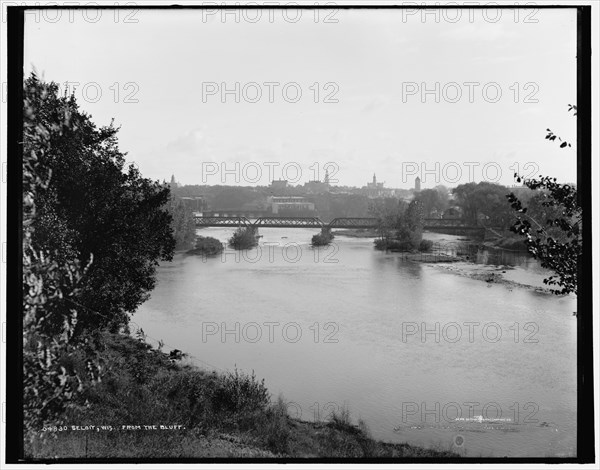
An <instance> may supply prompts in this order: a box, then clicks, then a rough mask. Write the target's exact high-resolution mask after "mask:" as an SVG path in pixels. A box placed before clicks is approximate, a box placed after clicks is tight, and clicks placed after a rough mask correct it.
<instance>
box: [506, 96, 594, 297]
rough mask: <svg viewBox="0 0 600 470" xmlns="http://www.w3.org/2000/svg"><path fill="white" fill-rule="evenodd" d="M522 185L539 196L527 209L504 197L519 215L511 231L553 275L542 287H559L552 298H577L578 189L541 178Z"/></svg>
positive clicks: (579, 245) (580, 244)
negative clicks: (522, 240)
mask: <svg viewBox="0 0 600 470" xmlns="http://www.w3.org/2000/svg"><path fill="white" fill-rule="evenodd" d="M571 110H573V111H574V115H576V114H577V107H576V106H572V105H569V111H571ZM547 131H548V132H549V134H548V135H547V136H546V139H548V140H549V141H551V142H553V141H554V140H555V139H556V138H557V136H555V135H554V134H553V133H552V131H550V129H547ZM552 137H554V138H552ZM558 139H559V141H560V142H562V143H561V144H560V148H570V147H571V145H570V144H569V143H567V142H566V141H563V140H562V139H560V138H558ZM515 178H516V179H517V181H518V182H521V181H522V177H521V176H519V175H517V174H516V173H515ZM524 184H525V185H526V186H527V187H528V188H529V189H531V190H534V191H540V193H539V195H537V197H536V198H532V199H531V200H530V206H529V207H524V206H523V203H522V201H521V200H519V198H518V197H517V196H515V194H513V193H512V192H511V193H510V194H509V195H507V196H506V198H507V199H508V202H509V203H510V206H511V207H512V208H513V209H514V210H515V211H517V214H518V215H517V220H516V221H515V222H514V224H513V225H512V226H511V230H512V231H513V232H515V233H517V234H520V235H524V236H525V243H526V244H527V249H528V251H529V252H530V253H531V254H532V255H533V256H534V257H535V258H537V259H539V260H540V263H541V265H542V267H544V268H547V269H551V270H552V271H554V273H555V275H552V276H550V277H548V278H546V279H544V283H545V284H548V285H555V286H558V287H560V289H554V290H553V292H554V293H555V294H569V293H571V292H573V293H575V294H577V273H578V271H577V270H578V259H579V257H580V256H581V255H582V252H583V240H582V237H581V224H582V218H581V217H582V209H581V207H580V206H579V203H578V199H577V188H576V187H575V186H574V185H571V184H560V183H558V182H557V179H556V178H550V177H548V176H542V175H540V177H539V179H530V180H525V181H524ZM532 209H533V210H532Z"/></svg>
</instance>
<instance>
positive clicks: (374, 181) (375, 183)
mask: <svg viewBox="0 0 600 470" xmlns="http://www.w3.org/2000/svg"><path fill="white" fill-rule="evenodd" d="M376 185H377V177H376V176H375V173H373V186H376Z"/></svg>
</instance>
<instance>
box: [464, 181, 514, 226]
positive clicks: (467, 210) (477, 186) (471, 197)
mask: <svg viewBox="0 0 600 470" xmlns="http://www.w3.org/2000/svg"><path fill="white" fill-rule="evenodd" d="M507 191H508V188H507V187H506V186H502V185H500V184H495V183H489V182H487V181H482V182H480V183H466V184H461V185H458V186H457V187H456V188H454V190H453V194H454V199H455V201H456V204H457V205H458V206H459V207H460V208H461V209H462V211H463V216H464V218H465V219H466V220H467V221H468V222H470V223H472V224H477V223H479V221H480V220H481V219H483V220H485V222H484V223H485V225H492V226H495V227H507V228H508V227H509V225H510V223H511V221H512V218H513V212H512V210H511V209H510V208H509V207H507V206H506V192H507Z"/></svg>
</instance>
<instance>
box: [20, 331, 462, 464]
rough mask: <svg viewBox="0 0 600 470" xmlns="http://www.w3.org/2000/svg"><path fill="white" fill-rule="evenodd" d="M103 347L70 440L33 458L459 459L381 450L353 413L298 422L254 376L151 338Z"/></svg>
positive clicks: (40, 441) (32, 452)
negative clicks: (165, 347) (204, 364)
mask: <svg viewBox="0 0 600 470" xmlns="http://www.w3.org/2000/svg"><path fill="white" fill-rule="evenodd" d="M101 340H102V344H103V346H104V349H103V350H102V351H99V359H100V361H101V363H102V364H104V369H105V371H106V372H105V375H104V377H103V380H102V382H101V383H99V384H98V385H96V386H95V387H94V388H93V389H91V390H89V391H88V392H87V393H85V396H84V397H83V398H82V400H81V401H80V403H79V404H77V405H74V406H72V407H71V408H69V409H68V411H67V413H66V415H65V419H64V423H62V424H63V425H64V430H60V429H61V428H58V429H59V430H56V431H55V430H52V429H51V430H49V431H44V430H40V432H39V433H36V434H35V435H29V436H27V439H26V449H25V451H26V455H27V457H28V458H32V459H50V460H53V459H60V458H211V459H212V458H214V459H218V458H232V457H235V458H261V459H268V458H367V457H374V458H414V457H417V458H428V457H429V458H432V457H437V458H446V457H447V458H451V457H458V455H457V454H455V453H453V452H450V451H446V450H441V449H427V448H422V447H417V446H411V445H408V444H391V443H385V442H381V441H376V440H374V439H372V438H371V437H370V435H369V431H368V429H367V427H366V426H365V424H364V423H362V422H361V421H359V422H358V423H356V424H354V423H353V422H352V420H351V417H350V413H349V412H348V411H347V410H342V411H340V412H339V413H337V414H335V413H334V414H333V415H332V417H331V419H330V420H329V421H327V422H306V421H299V420H295V419H292V418H290V417H289V416H288V413H287V405H286V403H285V400H284V399H283V398H282V397H279V398H278V399H277V400H273V399H272V397H271V396H270V394H269V392H268V390H267V388H266V387H265V385H264V381H259V380H258V379H257V378H256V377H255V376H254V375H253V374H252V375H248V374H245V373H242V372H239V371H237V370H236V371H234V372H231V373H217V372H214V371H206V370H203V369H200V368H198V367H196V366H194V365H192V364H191V363H189V362H187V360H186V359H185V355H182V354H181V352H180V351H177V350H175V351H171V352H170V353H165V352H162V351H160V350H158V349H153V348H152V347H151V346H150V345H149V344H147V343H146V342H145V341H144V340H143V338H140V339H135V338H132V337H130V336H126V335H119V334H109V333H103V334H102V338H101ZM86 402H87V406H86V405H84V403H86ZM60 424H61V423H53V425H56V426H59V425H60Z"/></svg>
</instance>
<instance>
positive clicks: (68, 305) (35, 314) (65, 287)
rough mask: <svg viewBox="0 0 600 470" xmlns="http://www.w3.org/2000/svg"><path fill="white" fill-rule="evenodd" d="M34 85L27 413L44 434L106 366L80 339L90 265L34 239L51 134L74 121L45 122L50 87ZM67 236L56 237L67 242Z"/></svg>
mask: <svg viewBox="0 0 600 470" xmlns="http://www.w3.org/2000/svg"><path fill="white" fill-rule="evenodd" d="M29 85H30V86H33V89H31V90H29V93H28V94H26V98H25V101H24V107H23V111H24V122H23V134H24V139H23V293H24V295H23V400H24V403H25V404H26V406H25V407H24V410H23V411H24V424H25V428H26V429H27V430H28V431H39V428H40V427H41V425H43V424H44V423H48V422H53V423H54V424H56V425H60V424H61V423H62V420H61V418H60V416H61V415H62V412H63V411H64V409H65V407H66V406H67V404H68V403H69V402H70V400H71V399H73V398H74V397H76V396H77V395H78V394H79V393H80V392H81V391H82V390H83V386H84V384H88V383H94V382H96V381H97V380H98V379H99V372H100V364H99V362H98V361H97V360H95V359H94V357H93V354H90V349H92V346H91V345H90V343H89V342H85V341H83V342H82V341H78V340H77V337H76V336H75V327H76V325H77V322H78V314H79V313H80V308H79V306H78V305H77V302H76V301H75V300H74V299H75V298H77V296H78V294H79V293H80V284H81V280H82V278H83V277H84V276H85V274H86V269H85V266H83V265H82V264H81V263H80V262H79V260H78V259H77V258H71V259H66V260H65V259H64V258H65V253H64V252H62V253H61V252H60V251H59V250H58V249H57V248H49V247H48V246H43V245H40V244H39V243H36V242H35V241H34V235H35V228H36V226H38V225H39V224H38V222H39V219H40V217H41V215H42V212H40V210H39V209H40V208H39V205H38V200H39V194H40V193H41V192H43V191H47V190H48V187H49V185H50V181H51V177H52V174H53V172H52V168H51V167H50V166H48V164H47V161H48V159H47V158H46V157H47V156H48V154H50V153H51V152H52V151H53V149H52V147H51V145H50V136H51V135H52V133H55V132H60V131H61V129H63V128H64V127H68V126H69V123H68V121H66V120H62V121H55V122H53V123H49V124H44V123H41V122H40V119H39V115H38V111H39V108H37V107H36V106H35V100H34V101H32V100H31V97H32V96H31V95H32V94H35V95H37V96H38V97H41V96H42V95H43V93H44V92H45V91H44V87H43V86H42V85H41V84H39V83H37V82H36V83H32V82H31V81H30V83H29ZM48 212H49V211H47V214H48ZM62 228H64V226H57V229H58V230H60V229H62ZM64 235H65V233H64V232H62V231H57V233H56V237H57V238H58V239H61V240H62V239H63V238H64ZM38 241H39V237H38ZM58 244H59V245H60V243H58ZM76 356H83V357H85V358H86V359H84V361H82V362H83V364H84V365H85V367H84V368H83V370H82V368H76V367H70V366H69V362H70V363H71V364H72V363H73V361H72V359H73V358H74V357H76ZM67 359H68V360H67ZM27 435H30V434H27Z"/></svg>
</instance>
